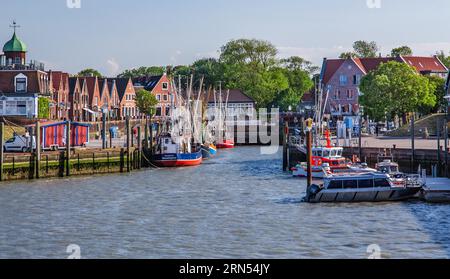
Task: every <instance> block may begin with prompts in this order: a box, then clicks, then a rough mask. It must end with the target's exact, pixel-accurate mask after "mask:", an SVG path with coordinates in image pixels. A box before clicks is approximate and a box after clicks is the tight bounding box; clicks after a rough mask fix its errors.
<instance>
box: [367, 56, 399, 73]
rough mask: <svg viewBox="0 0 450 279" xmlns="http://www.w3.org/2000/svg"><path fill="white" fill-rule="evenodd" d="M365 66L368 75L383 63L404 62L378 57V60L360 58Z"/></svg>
mask: <svg viewBox="0 0 450 279" xmlns="http://www.w3.org/2000/svg"><path fill="white" fill-rule="evenodd" d="M358 59H359V60H360V61H361V64H362V65H363V68H364V70H365V72H366V73H368V72H370V71H373V70H376V69H377V68H378V67H379V66H380V65H381V64H382V63H388V62H391V61H397V62H402V61H401V60H399V59H398V58H395V57H377V58H358Z"/></svg>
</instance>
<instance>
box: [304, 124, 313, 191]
mask: <svg viewBox="0 0 450 279" xmlns="http://www.w3.org/2000/svg"><path fill="white" fill-rule="evenodd" d="M306 149H307V152H306V161H307V173H308V184H307V185H308V189H309V188H310V187H311V185H312V182H313V181H312V133H311V130H309V129H308V130H307V131H306Z"/></svg>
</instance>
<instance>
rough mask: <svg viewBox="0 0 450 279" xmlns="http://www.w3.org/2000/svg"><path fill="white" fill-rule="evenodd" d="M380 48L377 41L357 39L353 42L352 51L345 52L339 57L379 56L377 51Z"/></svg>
mask: <svg viewBox="0 0 450 279" xmlns="http://www.w3.org/2000/svg"><path fill="white" fill-rule="evenodd" d="M379 50H380V48H379V47H378V45H377V43H376V42H367V41H356V42H354V43H353V51H352V52H344V53H342V54H341V55H340V56H339V57H340V58H341V59H348V58H355V57H358V58H373V57H377V53H378V51H379Z"/></svg>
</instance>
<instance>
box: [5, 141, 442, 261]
mask: <svg viewBox="0 0 450 279" xmlns="http://www.w3.org/2000/svg"><path fill="white" fill-rule="evenodd" d="M280 158H281V154H277V155H273V156H263V155H260V153H259V148H257V147H248V148H247V147H246V148H238V149H235V150H229V151H223V152H221V154H220V155H219V156H218V157H217V158H215V159H213V160H210V161H208V162H206V163H205V164H203V165H202V166H200V167H195V168H186V169H170V170H169V169H161V170H144V171H141V172H135V173H132V174H130V175H108V176H96V177H74V178H70V179H54V180H40V181H32V182H18V183H17V182H16V183H5V184H0V258H66V257H67V256H68V253H66V248H67V246H68V245H70V244H76V245H78V246H79V247H80V248H81V256H82V257H83V258H260V257H262V258H367V256H368V254H367V247H368V245H371V244H377V245H379V246H380V248H381V253H382V256H383V257H386V258H449V257H450V234H449V231H450V214H449V213H450V205H429V204H423V203H420V202H408V203H378V204H306V203H301V202H300V200H301V197H302V196H303V195H304V191H305V182H304V181H302V180H297V179H293V178H291V177H290V176H289V175H286V174H283V173H282V172H281V171H280V166H281V160H280Z"/></svg>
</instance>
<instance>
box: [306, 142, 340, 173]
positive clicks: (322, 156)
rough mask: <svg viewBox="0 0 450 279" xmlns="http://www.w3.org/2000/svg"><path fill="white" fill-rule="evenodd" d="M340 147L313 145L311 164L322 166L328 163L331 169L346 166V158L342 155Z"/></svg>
mask: <svg viewBox="0 0 450 279" xmlns="http://www.w3.org/2000/svg"><path fill="white" fill-rule="evenodd" d="M343 152H344V149H343V148H342V147H315V148H313V150H312V154H313V165H314V166H322V165H323V164H324V163H326V164H328V165H329V166H330V167H331V168H332V169H345V168H347V159H345V157H343V156H342V154H343Z"/></svg>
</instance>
